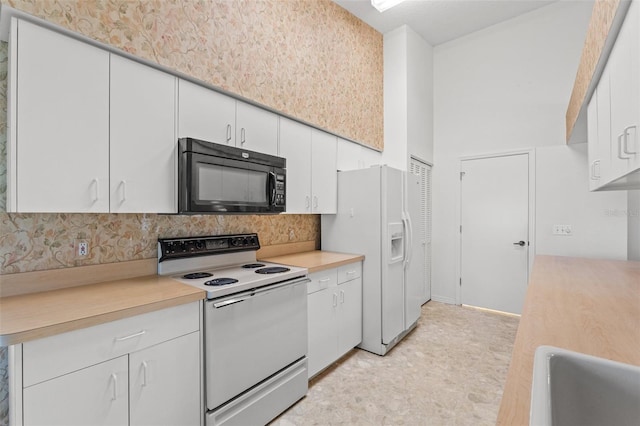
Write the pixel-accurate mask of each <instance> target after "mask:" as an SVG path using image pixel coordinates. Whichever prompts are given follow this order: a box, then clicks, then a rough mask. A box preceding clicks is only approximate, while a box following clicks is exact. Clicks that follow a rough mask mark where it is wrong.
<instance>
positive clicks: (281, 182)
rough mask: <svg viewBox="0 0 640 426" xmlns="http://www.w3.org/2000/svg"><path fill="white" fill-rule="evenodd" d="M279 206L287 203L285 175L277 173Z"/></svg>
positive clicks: (276, 201) (276, 202)
mask: <svg viewBox="0 0 640 426" xmlns="http://www.w3.org/2000/svg"><path fill="white" fill-rule="evenodd" d="M275 204H276V205H278V206H284V205H285V175H283V174H279V173H278V174H276V200H275Z"/></svg>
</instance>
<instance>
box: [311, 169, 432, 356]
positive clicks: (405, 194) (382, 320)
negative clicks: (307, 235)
mask: <svg viewBox="0 0 640 426" xmlns="http://www.w3.org/2000/svg"><path fill="white" fill-rule="evenodd" d="M419 185H420V184H419V181H418V178H417V177H416V176H415V175H413V174H407V173H405V172H403V171H401V170H397V169H394V168H391V167H388V166H374V167H371V168H368V169H361V170H350V171H344V172H338V212H337V214H335V215H323V216H322V250H328V251H337V252H346V253H357V254H364V256H365V259H364V263H363V271H362V274H363V275H362V293H363V294H362V320H363V321H362V343H361V344H360V346H359V347H360V348H362V349H365V350H367V351H370V352H373V353H376V354H378V355H385V354H386V353H387V352H388V351H389V350H390V349H391V348H392V347H393V346H394V345H395V344H396V343H397V342H398V341H400V340H401V339H402V338H403V337H404V336H405V335H406V334H407V333H408V332H409V331H411V330H412V329H413V328H414V327H415V326H416V323H417V320H418V318H419V317H420V305H421V298H422V284H423V283H421V282H420V277H421V271H420V267H421V266H420V265H419V262H412V253H413V252H415V251H416V250H415V248H414V246H416V244H419V241H417V240H418V238H416V237H414V235H413V232H412V229H413V226H412V223H413V222H415V221H416V220H417V218H418V217H419V214H420V210H419V200H420V192H419V188H420V186H419ZM412 219H413V220H412Z"/></svg>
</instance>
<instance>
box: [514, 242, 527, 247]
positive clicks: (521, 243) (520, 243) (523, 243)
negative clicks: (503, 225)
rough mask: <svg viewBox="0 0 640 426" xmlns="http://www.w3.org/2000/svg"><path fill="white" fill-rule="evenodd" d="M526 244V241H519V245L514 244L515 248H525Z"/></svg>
mask: <svg viewBox="0 0 640 426" xmlns="http://www.w3.org/2000/svg"><path fill="white" fill-rule="evenodd" d="M525 244H527V243H525V242H524V241H518V242H517V243H513V245H514V246H520V247H524V246H525Z"/></svg>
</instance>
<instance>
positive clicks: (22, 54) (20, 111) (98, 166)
mask: <svg viewBox="0 0 640 426" xmlns="http://www.w3.org/2000/svg"><path fill="white" fill-rule="evenodd" d="M12 24H13V25H12V35H11V38H12V39H11V47H10V64H11V69H10V72H9V75H10V77H9V84H10V86H9V99H10V101H9V108H8V109H9V117H10V120H9V143H8V153H7V154H8V159H9V161H8V197H7V204H8V206H7V207H8V211H11V212H108V211H109V53H107V52H105V51H103V50H100V49H96V48H94V47H92V46H89V45H86V44H84V43H81V42H79V41H76V40H74V39H71V38H68V37H65V36H63V35H60V34H58V33H56V32H52V31H49V30H45V29H43V28H41V27H39V26H37V25H33V24H31V23H29V22H26V21H22V20H17V19H15V18H14V20H13V22H12Z"/></svg>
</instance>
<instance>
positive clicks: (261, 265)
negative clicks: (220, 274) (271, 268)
mask: <svg viewBox="0 0 640 426" xmlns="http://www.w3.org/2000/svg"><path fill="white" fill-rule="evenodd" d="M263 266H264V263H247V264H246V265H242V267H243V268H244V269H254V268H262V267H263Z"/></svg>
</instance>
